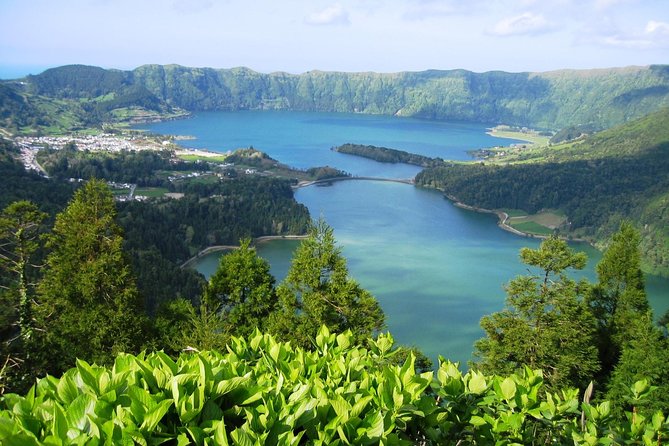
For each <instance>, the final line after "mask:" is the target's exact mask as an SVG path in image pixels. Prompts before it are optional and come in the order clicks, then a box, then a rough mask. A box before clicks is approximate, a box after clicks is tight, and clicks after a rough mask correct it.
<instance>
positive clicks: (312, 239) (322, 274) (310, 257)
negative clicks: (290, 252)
mask: <svg viewBox="0 0 669 446" xmlns="http://www.w3.org/2000/svg"><path fill="white" fill-rule="evenodd" d="M277 294H278V296H279V305H280V308H279V311H278V312H276V313H274V314H273V316H272V322H271V325H270V328H271V329H272V330H273V331H274V332H276V333H279V334H281V335H283V336H284V337H286V338H288V339H294V340H295V341H296V342H297V343H298V344H300V345H304V346H309V345H310V344H311V342H312V340H313V339H314V337H315V336H316V333H317V332H318V330H319V328H320V327H321V326H322V325H325V326H326V327H328V328H329V329H330V330H333V331H337V332H343V331H345V330H351V331H352V333H353V335H354V337H355V339H356V340H358V341H360V340H364V339H366V338H369V337H370V336H371V335H373V334H374V333H376V332H378V331H379V330H381V329H382V328H383V327H384V326H385V316H384V314H383V310H382V309H381V306H380V305H379V303H378V302H377V300H376V299H375V298H374V297H373V296H372V295H371V294H370V293H369V292H368V291H366V290H364V289H362V288H361V287H360V285H359V284H358V283H357V282H356V281H355V280H353V279H352V278H351V277H349V273H348V267H347V266H346V259H345V258H344V257H343V255H342V254H341V249H340V248H339V247H337V246H336V242H335V238H334V231H333V229H332V228H331V227H330V226H328V225H327V224H326V223H325V221H324V220H323V219H320V220H318V221H317V222H315V223H314V224H313V225H312V227H311V228H310V229H309V234H308V236H307V238H306V239H305V240H303V241H302V243H301V244H300V246H299V247H298V248H297V250H296V251H295V254H294V256H293V260H292V263H291V266H290V269H289V271H288V275H287V276H286V278H285V280H284V281H283V282H282V283H281V285H279V287H278V289H277Z"/></svg>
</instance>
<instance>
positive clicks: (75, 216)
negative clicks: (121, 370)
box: [38, 180, 147, 372]
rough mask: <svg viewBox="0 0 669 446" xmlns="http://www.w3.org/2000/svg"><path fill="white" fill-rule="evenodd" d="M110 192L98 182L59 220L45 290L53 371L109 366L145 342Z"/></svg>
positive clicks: (42, 318) (46, 339)
mask: <svg viewBox="0 0 669 446" xmlns="http://www.w3.org/2000/svg"><path fill="white" fill-rule="evenodd" d="M115 215H116V208H115V206H114V199H113V196H112V194H111V191H110V190H109V188H108V187H107V186H106V185H105V184H104V183H103V182H102V181H98V180H91V181H89V182H88V183H86V185H84V186H83V187H82V188H81V189H79V190H78V191H77V192H76V193H75V195H74V198H73V199H72V201H71V202H70V204H69V205H68V206H67V208H66V209H65V210H64V211H63V212H62V213H60V214H59V215H58V216H57V217H56V222H55V225H54V228H53V232H52V234H50V236H49V237H48V239H47V247H48V248H50V249H51V250H52V251H51V252H50V254H49V255H48V257H47V265H46V268H45V273H44V278H43V279H42V281H41V282H40V284H39V287H38V296H39V299H40V301H41V305H40V308H39V309H40V311H39V322H40V324H41V330H42V331H43V339H42V342H43V346H44V348H43V350H42V352H43V354H44V355H45V360H46V361H47V364H46V368H47V369H48V371H50V372H51V371H59V370H64V369H66V368H67V367H70V366H72V364H74V360H75V358H81V359H84V360H86V361H90V362H97V363H109V362H111V361H112V359H113V357H114V355H116V354H117V353H119V352H122V351H127V352H133V351H137V350H138V349H139V347H140V346H141V345H142V343H143V342H144V341H145V337H146V333H145V328H146V326H145V324H146V321H147V319H146V316H145V315H144V313H143V311H142V308H141V300H140V298H139V294H138V292H137V288H136V286H135V281H134V278H133V275H132V273H131V270H130V266H129V263H128V261H127V259H126V257H125V255H124V252H123V250H122V248H121V245H122V243H123V239H122V236H121V230H120V228H119V226H118V225H117V224H116V223H115V221H114V218H115Z"/></svg>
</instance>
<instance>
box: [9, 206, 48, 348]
mask: <svg viewBox="0 0 669 446" xmlns="http://www.w3.org/2000/svg"><path fill="white" fill-rule="evenodd" d="M45 218H46V214H45V213H44V212H41V211H40V210H39V209H37V206H36V205H35V204H33V203H31V202H29V201H17V202H14V203H12V204H10V205H9V206H7V207H6V208H5V209H4V210H3V211H2V214H0V269H2V270H3V272H5V273H6V274H7V275H8V279H7V282H6V283H0V287H3V288H5V290H7V291H8V293H7V296H8V298H9V300H10V302H11V304H10V306H9V308H17V309H18V311H17V313H18V328H19V337H20V338H21V339H22V340H23V342H28V341H29V340H30V337H31V335H32V332H33V316H32V306H33V301H32V300H33V296H32V293H33V290H32V288H33V284H32V283H31V281H30V268H32V267H33V266H34V265H32V264H31V260H30V259H31V256H32V254H33V253H34V252H35V250H36V249H37V248H38V247H39V243H38V242H37V238H38V235H39V228H40V225H41V223H42V221H43V220H44V219H45ZM5 309H7V307H5Z"/></svg>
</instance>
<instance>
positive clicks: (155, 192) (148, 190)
mask: <svg viewBox="0 0 669 446" xmlns="http://www.w3.org/2000/svg"><path fill="white" fill-rule="evenodd" d="M167 192H169V191H168V190H167V189H165V188H164V187H141V188H140V187H138V188H137V189H135V195H143V196H145V197H150V198H155V197H162V196H163V195H165V194H166V193H167Z"/></svg>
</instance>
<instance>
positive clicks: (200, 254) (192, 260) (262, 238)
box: [179, 235, 308, 269]
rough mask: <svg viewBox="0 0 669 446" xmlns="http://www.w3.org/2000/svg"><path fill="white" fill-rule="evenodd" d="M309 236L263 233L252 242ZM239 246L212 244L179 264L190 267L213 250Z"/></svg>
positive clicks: (230, 248) (182, 266)
mask: <svg viewBox="0 0 669 446" xmlns="http://www.w3.org/2000/svg"><path fill="white" fill-rule="evenodd" d="M307 237H308V235H261V236H260V237H255V238H254V239H252V242H253V244H254V245H257V244H260V243H265V242H269V241H272V240H304V239H306V238H307ZM237 248H239V245H212V246H207V247H206V248H204V249H203V250H201V251H200V252H198V253H197V254H195V255H194V256H193V257H191V258H190V259H188V260H186V261H185V262H184V263H182V264H181V266H179V268H182V269H183V268H190V267H191V265H192V264H193V263H195V262H196V261H197V260H199V259H201V258H202V257H204V256H206V255H207V254H211V253H213V252H218V251H232V250H234V249H237Z"/></svg>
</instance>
